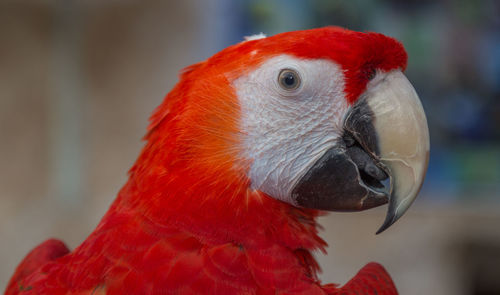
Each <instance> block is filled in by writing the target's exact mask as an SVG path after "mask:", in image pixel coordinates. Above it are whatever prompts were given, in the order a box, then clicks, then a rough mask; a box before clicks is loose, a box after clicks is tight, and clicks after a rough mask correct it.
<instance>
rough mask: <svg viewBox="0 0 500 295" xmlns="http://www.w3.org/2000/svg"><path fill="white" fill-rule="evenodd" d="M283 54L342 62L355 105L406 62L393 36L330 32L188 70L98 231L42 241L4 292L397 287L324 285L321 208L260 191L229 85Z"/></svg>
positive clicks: (263, 42)
mask: <svg viewBox="0 0 500 295" xmlns="http://www.w3.org/2000/svg"><path fill="white" fill-rule="evenodd" d="M255 49H258V50H259V54H257V55H252V54H250V53H251V52H252V51H253V50H255ZM277 54H290V55H294V56H297V57H300V58H315V59H318V58H325V59H331V60H334V61H335V62H337V63H339V64H340V65H341V66H342V68H343V69H344V71H345V76H346V88H345V92H346V94H347V95H346V96H347V98H348V100H349V102H351V103H352V102H354V101H355V100H356V98H357V97H358V96H359V94H360V93H362V92H363V90H364V89H365V87H366V83H367V81H368V77H367V76H366V73H367V72H369V71H370V70H371V69H374V68H380V69H384V70H389V69H393V68H404V67H405V65H406V53H405V51H404V49H403V47H402V46H401V45H400V44H399V43H398V42H397V41H395V40H393V39H391V38H388V37H385V36H383V35H380V34H376V33H358V32H352V31H348V30H344V29H340V28H334V27H328V28H322V29H315V30H308V31H299V32H290V33H284V34H279V35H276V36H273V37H269V38H265V39H260V40H253V41H247V42H243V43H240V44H237V45H234V46H231V47H229V48H227V49H225V50H223V51H221V52H220V53H218V54H216V55H215V56H213V57H211V58H210V59H208V60H207V61H204V62H201V63H198V64H196V65H193V66H191V67H189V68H187V69H186V70H185V71H184V72H183V73H182V75H181V80H180V82H179V83H178V84H177V85H176V86H175V87H174V89H173V90H172V91H171V92H170V93H169V94H168V95H167V97H166V99H165V100H164V102H163V103H162V104H161V105H160V106H159V107H158V108H157V109H156V111H155V112H154V114H153V115H152V117H151V124H150V126H149V129H148V134H147V135H146V137H145V139H146V141H147V142H146V145H145V147H144V148H143V150H142V152H141V154H140V156H139V158H138V160H137V162H136V163H135V165H134V166H133V167H132V169H131V170H130V172H129V174H130V177H129V180H128V182H127V183H126V184H125V186H124V187H123V188H122V189H121V191H120V192H119V194H118V197H117V199H116V200H115V201H114V203H113V204H112V205H111V207H110V209H109V211H108V212H107V213H106V215H105V216H104V217H103V219H102V220H101V222H100V224H99V225H98V226H97V228H96V229H95V230H94V232H93V233H92V234H91V235H90V236H89V237H88V238H87V239H86V240H85V241H84V242H83V243H82V244H81V245H80V246H79V247H77V248H76V249H75V250H74V251H72V252H71V253H68V254H66V253H67V252H66V251H67V250H65V247H63V246H62V245H61V244H59V243H60V242H57V241H53V240H52V241H48V242H46V243H44V244H42V245H40V246H39V247H37V248H36V249H35V250H34V251H33V252H32V253H30V254H29V255H28V256H27V257H26V258H25V260H24V261H23V262H22V263H21V265H20V266H19V267H18V269H17V270H16V273H15V274H14V276H13V278H12V279H11V282H10V283H9V285H8V288H7V291H6V293H5V294H8V295H10V294H379V295H380V294H397V292H396V289H395V287H394V285H393V283H392V281H391V279H390V277H389V276H388V275H387V273H386V272H385V270H384V269H383V268H382V267H381V266H379V265H378V264H369V265H367V266H366V267H365V268H364V269H363V270H362V271H360V273H358V275H357V276H356V277H355V278H354V279H353V280H351V281H350V282H349V283H348V284H347V285H346V286H345V287H344V288H341V289H339V288H337V287H336V286H335V285H323V286H322V285H321V283H320V282H319V281H318V278H317V272H318V270H319V266H318V264H317V262H316V261H315V259H314V257H313V256H312V254H311V253H312V251H315V250H322V251H324V247H325V246H326V243H325V242H324V241H323V240H322V239H321V238H320V237H318V235H317V224H316V217H317V216H318V215H319V214H320V212H318V211H315V210H309V209H303V208H297V207H294V206H292V205H289V204H286V203H283V202H281V201H278V200H275V199H273V198H270V197H268V196H266V195H265V194H263V193H260V192H258V191H255V190H252V189H250V188H249V179H248V178H247V176H246V171H247V170H248V166H249V163H248V161H247V160H245V159H241V158H240V157H239V156H238V155H239V150H238V148H237V147H238V143H239V140H240V132H241V131H240V130H238V125H237V122H238V121H237V120H238V118H239V106H238V101H237V98H236V95H235V91H234V89H233V88H232V86H231V83H230V81H231V80H232V79H234V78H235V77H238V76H240V75H242V74H244V73H246V72H248V71H250V70H251V69H253V68H255V67H256V66H258V65H259V64H260V63H262V62H263V61H264V60H265V59H266V58H268V57H271V56H273V55H277ZM35 266H39V267H35ZM374 290H375V291H376V292H378V293H375V291H374Z"/></svg>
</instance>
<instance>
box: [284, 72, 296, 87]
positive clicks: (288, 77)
mask: <svg viewBox="0 0 500 295" xmlns="http://www.w3.org/2000/svg"><path fill="white" fill-rule="evenodd" d="M283 83H285V85H286V86H293V85H295V77H294V75H293V74H292V73H287V74H285V78H284V79H283Z"/></svg>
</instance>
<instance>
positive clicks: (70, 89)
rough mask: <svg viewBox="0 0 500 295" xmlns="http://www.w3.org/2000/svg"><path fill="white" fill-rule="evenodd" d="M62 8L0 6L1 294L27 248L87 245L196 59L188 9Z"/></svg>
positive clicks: (121, 4)
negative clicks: (160, 108)
mask: <svg viewBox="0 0 500 295" xmlns="http://www.w3.org/2000/svg"><path fill="white" fill-rule="evenodd" d="M64 2H65V1H22V2H14V1H8V2H0V262H1V263H0V289H1V290H3V289H4V286H5V285H6V283H7V280H8V279H9V277H10V275H11V274H12V272H13V270H14V268H15V267H16V265H17V263H19V261H20V260H21V259H22V257H23V256H24V255H25V254H26V253H27V252H28V251H29V250H30V249H31V248H33V247H34V246H35V245H36V244H38V243H40V242H41V241H43V240H44V239H46V238H48V237H58V238H60V239H62V240H64V241H65V242H67V243H68V245H69V246H70V247H72V248H73V247H75V246H77V245H78V244H79V243H80V242H81V241H82V240H83V239H84V238H85V237H86V235H88V234H89V233H90V231H91V230H92V229H93V228H94V227H95V225H96V224H97V222H98V221H99V219H100V217H101V216H102V215H103V214H104V212H105V211H106V209H107V207H108V206H109V204H110V203H111V201H112V200H113V199H114V197H115V195H116V193H117V192H118V190H119V189H120V187H121V185H122V184H123V183H124V182H125V180H126V172H127V170H128V169H129V168H130V166H131V165H132V163H133V162H134V160H135V158H136V157H137V155H138V153H139V151H140V149H141V147H142V144H143V143H142V142H141V138H142V136H143V135H144V133H145V130H146V126H147V120H148V117H149V114H150V113H151V111H152V110H153V109H154V107H156V106H157V105H158V104H159V103H160V102H161V101H162V99H163V97H164V95H165V94H166V93H167V92H168V91H169V90H170V88H171V87H172V86H173V85H174V84H175V82H176V81H177V73H178V71H179V70H180V69H182V68H183V67H185V66H187V65H190V64H192V63H194V62H197V61H198V60H199V59H200V58H203V57H202V56H201V55H200V50H199V47H200V46H199V39H200V36H199V34H200V32H202V30H200V27H201V26H202V25H203V24H202V22H203V19H202V18H200V16H199V15H197V14H198V13H200V10H198V9H195V7H194V6H196V5H198V3H196V1H147V2H141V1H107V2H104V1H102V2H98V1H91V2H84V1H66V2H68V3H64ZM187 19H189V20H190V21H187ZM68 138H69V139H68ZM68 141H70V142H68ZM61 144H62V145H65V146H66V150H64V149H62V150H61V148H60V145H61ZM68 149H69V151H68ZM58 153H61V154H58ZM63 153H66V155H63ZM68 155H69V157H72V158H76V157H78V158H79V159H77V160H76V161H74V159H73V160H72V159H70V161H69V165H68V164H67V163H60V162H61V161H60V160H58V159H57V158H58V157H59V156H61V157H62V158H64V157H66V158H67V157H68ZM66 160H67V159H66ZM66 162H68V161H66ZM74 170H76V172H75V171H74ZM74 178H77V180H75V179H74ZM65 180H67V181H68V182H72V183H73V185H74V187H76V189H77V191H75V192H74V194H71V195H64V193H68V192H72V188H69V189H68V188H65V187H64V183H63V184H61V182H64V181H65ZM75 181H76V182H75ZM61 186H62V187H61Z"/></svg>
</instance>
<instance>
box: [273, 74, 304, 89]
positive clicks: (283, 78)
mask: <svg viewBox="0 0 500 295" xmlns="http://www.w3.org/2000/svg"><path fill="white" fill-rule="evenodd" d="M301 82H302V81H301V79H300V75H299V73H297V71H295V70H292V69H283V70H281V71H280V73H279V75H278V84H279V85H280V87H281V88H283V89H285V90H288V91H290V90H295V89H297V88H299V87H300V84H301Z"/></svg>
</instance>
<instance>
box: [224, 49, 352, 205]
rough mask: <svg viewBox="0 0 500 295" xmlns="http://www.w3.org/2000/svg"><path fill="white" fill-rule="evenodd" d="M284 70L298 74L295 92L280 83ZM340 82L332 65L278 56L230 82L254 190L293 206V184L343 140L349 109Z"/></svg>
mask: <svg viewBox="0 0 500 295" xmlns="http://www.w3.org/2000/svg"><path fill="white" fill-rule="evenodd" d="M283 69H291V70H293V71H296V72H297V73H298V74H299V76H300V80H301V81H300V86H299V87H298V88H296V89H291V90H286V89H283V88H282V86H281V85H280V84H279V83H278V76H279V74H280V72H281V70H283ZM343 77H344V75H343V73H342V70H341V68H340V66H339V65H337V64H335V63H334V62H332V61H329V60H317V59H314V60H312V59H311V60H307V59H299V58H296V57H292V56H288V55H280V56H276V57H273V58H271V59H269V60H267V61H266V62H264V63H263V64H261V65H260V66H259V67H258V68H257V69H255V70H254V71H252V72H251V73H249V74H248V75H245V76H242V77H239V78H238V79H236V80H235V81H234V82H233V85H234V87H235V89H236V93H237V96H238V100H239V102H240V106H241V121H240V130H241V132H242V136H243V138H242V141H241V142H242V144H243V147H242V150H243V153H244V155H243V157H244V158H245V159H248V160H250V161H252V164H251V167H250V170H249V172H248V173H249V177H250V179H251V182H252V188H253V189H256V190H260V191H262V192H264V193H266V194H268V195H270V196H272V197H273V198H276V199H279V200H282V201H285V202H288V203H291V204H294V201H293V200H292V199H291V197H290V196H291V190H292V189H293V187H294V185H295V183H296V182H297V181H298V180H299V179H300V177H301V176H303V175H304V174H305V173H306V172H307V171H308V169H309V168H310V167H311V166H312V165H313V164H314V163H315V162H316V161H317V160H318V159H319V158H320V157H321V156H322V155H323V154H324V153H325V152H326V151H327V150H328V149H329V148H331V147H333V146H334V145H335V143H336V139H337V138H339V137H340V136H341V135H342V129H343V128H342V127H343V119H344V115H345V114H346V113H347V110H348V108H349V105H348V103H347V101H346V99H345V95H344V78H343Z"/></svg>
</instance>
